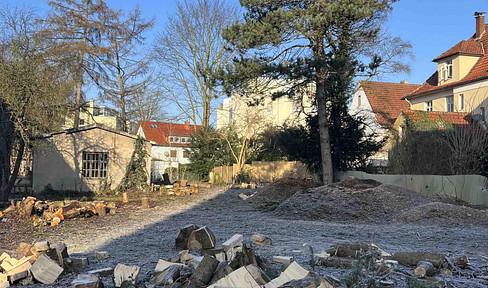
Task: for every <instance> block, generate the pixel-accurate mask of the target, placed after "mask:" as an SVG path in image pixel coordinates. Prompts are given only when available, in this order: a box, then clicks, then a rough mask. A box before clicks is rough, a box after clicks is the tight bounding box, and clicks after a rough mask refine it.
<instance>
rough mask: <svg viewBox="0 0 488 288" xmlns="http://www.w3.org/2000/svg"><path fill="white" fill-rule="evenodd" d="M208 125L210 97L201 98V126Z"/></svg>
mask: <svg viewBox="0 0 488 288" xmlns="http://www.w3.org/2000/svg"><path fill="white" fill-rule="evenodd" d="M209 125H210V99H204V100H203V122H202V126H203V127H208V126H209Z"/></svg>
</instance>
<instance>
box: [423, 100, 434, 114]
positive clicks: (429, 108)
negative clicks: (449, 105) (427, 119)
mask: <svg viewBox="0 0 488 288" xmlns="http://www.w3.org/2000/svg"><path fill="white" fill-rule="evenodd" d="M432 107H433V106H432V100H430V101H425V111H432Z"/></svg>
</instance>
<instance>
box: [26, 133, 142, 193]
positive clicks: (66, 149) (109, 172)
mask: <svg viewBox="0 0 488 288" xmlns="http://www.w3.org/2000/svg"><path fill="white" fill-rule="evenodd" d="M136 139H137V137H136V136H135V135H131V134H128V133H124V132H121V131H117V130H113V129H110V128H107V127H104V126H101V125H90V126H85V127H81V128H79V129H68V130H64V131H61V132H57V133H52V134H49V135H46V136H44V137H42V138H40V139H37V140H36V141H37V143H36V144H37V145H35V147H34V149H33V167H32V186H33V187H32V188H33V190H34V191H37V192H40V191H42V190H43V189H44V188H45V187H47V186H50V187H51V188H52V189H54V190H60V191H79V192H94V193H97V192H99V190H100V188H101V186H102V185H109V187H110V188H111V189H115V188H117V186H118V185H119V184H120V181H121V180H122V179H123V177H124V176H125V173H126V168H127V165H128V164H129V162H130V160H131V157H132V154H133V152H134V148H135V141H136ZM144 148H145V150H146V151H147V153H148V154H149V153H150V151H151V144H150V143H149V142H148V141H145V144H144ZM149 160H150V159H149V158H148V159H147V161H146V172H147V173H148V175H147V176H148V177H147V178H148V184H149V171H150V169H151V166H150V165H151V161H149Z"/></svg>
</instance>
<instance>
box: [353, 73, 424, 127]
mask: <svg viewBox="0 0 488 288" xmlns="http://www.w3.org/2000/svg"><path fill="white" fill-rule="evenodd" d="M359 84H360V85H361V87H362V89H363V91H364V93H365V94H366V97H368V101H369V103H370V104H371V108H372V109H373V112H374V113H375V115H376V119H377V120H378V123H379V124H380V125H381V126H386V127H389V126H391V125H393V123H395V120H396V118H397V117H398V115H399V114H400V112H401V111H402V110H406V109H409V108H410V104H408V102H407V101H405V100H402V99H403V97H404V96H405V95H407V94H409V93H410V92H412V91H413V90H415V89H417V88H418V87H419V86H420V85H416V84H402V83H388V82H373V81H360V82H359Z"/></svg>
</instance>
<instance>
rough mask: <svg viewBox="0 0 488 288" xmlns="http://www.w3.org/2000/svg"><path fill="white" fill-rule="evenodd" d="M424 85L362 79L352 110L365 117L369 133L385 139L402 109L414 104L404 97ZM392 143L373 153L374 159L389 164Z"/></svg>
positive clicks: (354, 96) (373, 160)
mask: <svg viewBox="0 0 488 288" xmlns="http://www.w3.org/2000/svg"><path fill="white" fill-rule="evenodd" d="M419 86H420V85H415V84H408V82H407V81H402V82H401V83H388V82H374V81H360V82H359V83H358V86H357V87H356V92H355V93H354V95H353V97H352V100H351V104H350V106H349V114H351V115H353V116H356V117H359V118H361V119H362V120H363V121H364V123H365V128H366V133H367V134H368V135H373V134H375V135H376V140H378V141H381V140H383V139H384V138H385V137H389V135H390V133H391V130H392V129H393V125H394V123H395V121H396V119H397V117H398V115H399V114H400V112H401V111H402V110H406V109H409V108H410V104H408V102H407V101H405V100H404V99H403V97H405V96H406V95H408V94H409V93H411V92H412V91H414V90H415V89H417V88H418V87H419ZM390 148H391V143H390V142H387V143H386V144H385V145H384V146H383V148H382V149H381V150H380V151H378V152H377V153H375V154H374V155H373V156H371V158H370V161H372V163H373V164H374V165H375V166H386V165H387V162H388V151H389V150H390Z"/></svg>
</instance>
